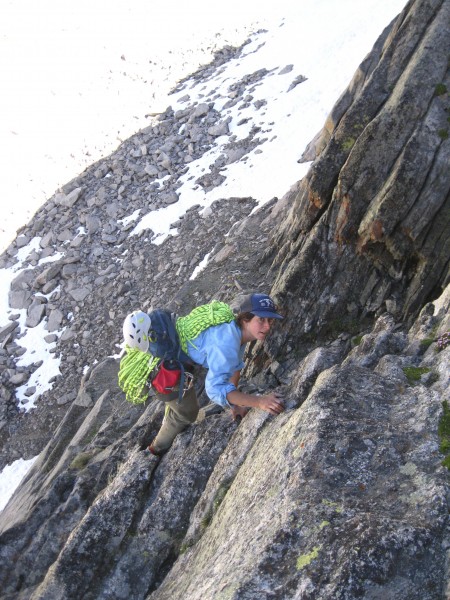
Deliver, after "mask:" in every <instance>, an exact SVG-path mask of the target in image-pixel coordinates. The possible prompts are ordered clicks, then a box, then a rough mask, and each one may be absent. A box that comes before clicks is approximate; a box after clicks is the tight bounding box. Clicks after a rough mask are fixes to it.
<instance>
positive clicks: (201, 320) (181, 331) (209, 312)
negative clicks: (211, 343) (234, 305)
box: [175, 300, 234, 353]
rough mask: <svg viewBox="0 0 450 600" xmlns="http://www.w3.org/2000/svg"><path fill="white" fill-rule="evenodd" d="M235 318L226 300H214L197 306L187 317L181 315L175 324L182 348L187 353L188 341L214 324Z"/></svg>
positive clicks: (229, 321)
mask: <svg viewBox="0 0 450 600" xmlns="http://www.w3.org/2000/svg"><path fill="white" fill-rule="evenodd" d="M233 320H234V314H233V311H232V310H231V308H230V307H229V305H228V304H225V302H219V301H218V300H213V301H212V302H210V303H209V304H203V305H202V306H197V308H194V310H192V311H191V312H190V313H189V314H188V315H186V316H185V317H179V318H178V319H177V322H176V324H175V327H176V330H177V332H178V337H179V338H180V345H181V349H182V350H183V352H186V353H187V344H188V342H189V341H190V340H193V339H195V338H196V337H197V336H198V335H200V333H202V331H205V329H208V327H213V326H214V325H222V323H231V321H233Z"/></svg>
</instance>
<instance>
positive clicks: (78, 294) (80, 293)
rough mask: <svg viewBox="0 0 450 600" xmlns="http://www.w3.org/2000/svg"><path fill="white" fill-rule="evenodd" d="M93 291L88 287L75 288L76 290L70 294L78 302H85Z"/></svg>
mask: <svg viewBox="0 0 450 600" xmlns="http://www.w3.org/2000/svg"><path fill="white" fill-rule="evenodd" d="M91 291H92V290H91V289H90V288H87V287H80V288H75V289H74V290H70V292H69V294H70V295H71V296H72V298H73V299H74V300H76V301H77V302H83V300H85V299H86V298H87V296H89V294H90V293H91Z"/></svg>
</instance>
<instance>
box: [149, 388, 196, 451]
mask: <svg viewBox="0 0 450 600" xmlns="http://www.w3.org/2000/svg"><path fill="white" fill-rule="evenodd" d="M156 396H157V398H158V400H162V401H163V402H164V403H165V405H166V411H165V413H164V419H163V422H162V425H161V429H160V430H159V431H158V434H157V436H156V437H155V439H154V440H153V442H152V446H153V448H154V449H155V451H156V452H164V451H165V450H168V449H169V448H170V446H171V445H172V442H173V440H174V439H175V438H176V436H177V435H178V434H179V433H180V432H181V431H183V430H184V429H186V427H187V426H188V425H190V424H191V423H193V422H194V421H195V420H196V418H197V415H198V411H199V408H200V406H199V403H198V400H197V394H196V393H195V389H194V387H191V388H190V389H189V390H187V391H186V392H185V393H184V394H183V398H182V399H181V402H178V390H177V391H175V390H174V391H173V392H171V393H170V394H156Z"/></svg>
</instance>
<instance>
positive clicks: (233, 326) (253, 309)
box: [124, 293, 284, 456]
mask: <svg viewBox="0 0 450 600" xmlns="http://www.w3.org/2000/svg"><path fill="white" fill-rule="evenodd" d="M214 304H216V305H217V306H219V305H220V307H219V308H221V309H222V310H223V307H226V309H225V312H226V311H227V310H228V313H229V314H228V313H226V314H225V316H224V317H223V319H222V320H224V321H225V322H221V323H220V324H218V325H212V326H208V325H207V328H206V329H205V328H204V329H203V330H201V332H200V333H199V334H198V335H196V336H195V337H192V332H191V335H189V333H187V331H186V330H189V326H192V324H193V322H192V317H191V315H196V314H197V313H196V311H201V309H202V308H205V310H208V311H209V307H211V305H205V307H199V308H198V309H195V310H194V311H192V313H191V315H188V316H187V317H181V318H180V319H178V321H177V332H178V335H179V338H180V340H181V342H182V343H181V346H182V348H183V351H184V352H183V355H184V356H187V357H188V358H189V360H190V361H191V363H194V364H198V365H201V366H203V367H205V368H206V369H207V373H206V379H205V389H206V393H207V395H208V397H209V398H210V400H212V402H214V403H216V404H218V405H220V406H221V407H223V408H227V407H228V408H230V409H231V411H232V414H233V417H234V418H237V417H243V416H245V414H246V413H247V411H248V410H249V409H250V408H252V407H255V408H260V409H262V410H264V411H266V412H268V413H270V414H272V415H278V414H279V413H281V412H282V411H283V410H284V406H283V399H282V397H281V395H279V394H278V393H276V392H272V393H269V394H266V395H263V396H256V395H252V394H246V393H243V392H240V391H239V390H238V389H237V387H238V383H239V378H240V372H241V369H242V368H243V366H244V362H243V355H244V352H245V349H246V346H247V343H248V342H252V341H255V340H259V341H264V340H265V339H266V336H267V335H268V333H269V331H270V329H271V326H272V324H273V321H274V319H282V318H283V317H282V316H281V315H280V314H278V313H277V311H276V308H275V304H274V302H273V300H272V298H270V296H267V295H266V294H259V293H254V294H248V295H246V296H243V297H242V298H241V299H240V301H238V302H237V303H236V304H235V306H234V307H233V308H234V313H237V314H234V313H233V312H232V311H231V309H230V308H229V307H228V305H226V304H224V303H212V305H214ZM206 307H208V308H206ZM135 314H136V313H133V314H132V315H128V317H127V318H126V319H125V323H124V337H125V341H126V342H127V344H129V345H132V344H133V343H136V338H137V337H139V341H141V339H142V338H143V339H144V340H145V339H146V337H147V335H148V334H149V330H150V328H151V325H150V319H149V318H146V317H148V316H147V315H145V314H144V313H140V315H141V316H142V318H141V319H140V324H139V325H137V324H136V318H135V317H133V315H135ZM200 314H201V313H200ZM197 317H198V314H197ZM133 318H134V321H133ZM190 318H191V321H189V319H190ZM194 320H195V319H194ZM197 320H198V319H197ZM216 320H217V319H216ZM136 329H139V331H140V333H139V336H137V335H136ZM191 329H192V327H191ZM200 329H201V327H200ZM197 330H198V327H197ZM192 331H194V332H195V331H196V329H195V327H194V328H193V329H192ZM144 347H145V346H144ZM156 395H157V398H158V399H159V400H162V401H164V402H165V404H166V410H165V414H164V419H163V423H162V425H161V428H160V430H159V432H158V434H157V435H156V437H155V439H154V440H153V442H152V443H151V444H150V446H149V447H148V450H149V451H150V452H151V453H152V454H154V455H156V456H159V455H162V454H163V453H164V452H165V451H167V450H168V449H169V448H170V446H171V445H172V442H173V440H174V439H175V437H176V436H177V434H178V433H180V432H181V431H183V430H184V429H185V428H186V427H187V426H188V425H189V424H191V423H193V422H194V421H195V420H196V418H197V415H198V412H199V408H200V407H199V403H198V400H197V396H196V393H195V389H194V387H193V386H191V387H189V388H188V389H186V390H185V391H184V393H183V396H182V398H181V401H180V398H179V396H180V394H179V390H178V387H176V386H175V387H174V388H173V391H171V392H170V393H169V394H167V393H165V394H161V393H157V394H156Z"/></svg>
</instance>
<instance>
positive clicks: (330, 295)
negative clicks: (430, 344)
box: [267, 0, 450, 339]
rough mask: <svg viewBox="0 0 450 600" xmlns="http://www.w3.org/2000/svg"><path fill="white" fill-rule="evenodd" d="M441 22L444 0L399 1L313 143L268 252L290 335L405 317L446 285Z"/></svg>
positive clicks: (449, 13) (447, 181) (449, 186)
mask: <svg viewBox="0 0 450 600" xmlns="http://www.w3.org/2000/svg"><path fill="white" fill-rule="evenodd" d="M449 19H450V5H449V3H448V2H445V1H442V0H436V1H434V0H433V1H425V2H409V3H408V5H407V6H406V8H405V9H404V11H403V13H402V14H401V15H400V17H399V18H398V19H397V20H396V21H395V22H394V24H393V26H391V27H389V28H387V29H386V30H385V32H384V33H383V35H382V36H381V37H380V39H379V40H378V42H377V43H376V45H375V47H374V49H373V51H372V52H371V53H370V54H369V56H368V57H367V58H366V59H365V61H364V62H363V63H362V65H361V66H360V68H359V69H358V71H357V73H356V74H355V76H354V79H353V81H352V82H351V84H350V86H349V88H348V89H347V90H346V91H345V92H344V94H343V95H342V97H341V98H340V100H339V101H338V102H337V104H336V106H335V107H334V109H333V111H332V112H331V114H330V116H329V118H328V120H327V122H326V124H325V127H324V129H323V131H322V133H321V135H320V136H319V137H318V139H316V140H315V144H314V147H315V148H316V151H317V152H318V153H319V155H318V157H317V158H316V160H315V162H314V164H313V165H312V167H311V169H310V171H309V173H308V175H307V176H306V177H305V178H304V180H303V181H302V184H301V186H300V189H299V190H298V193H297V195H296V197H295V199H294V201H293V205H292V208H291V211H290V217H289V219H286V220H285V226H284V227H282V228H281V229H280V230H279V231H277V232H276V235H275V237H274V241H273V243H272V245H271V246H270V248H269V250H268V255H269V257H272V258H273V257H274V258H273V260H272V263H270V261H267V264H271V265H272V266H271V268H272V270H273V272H274V273H275V274H276V282H275V286H274V290H275V291H276V292H277V294H278V296H279V298H280V300H281V299H283V303H284V304H285V306H286V310H289V315H290V317H291V318H290V320H289V323H287V324H286V327H287V330H289V331H288V333H289V334H290V335H292V337H293V338H294V339H298V334H299V332H298V324H301V329H302V334H304V336H303V337H305V334H306V336H307V335H308V334H309V333H312V332H314V335H316V334H317V332H318V331H319V332H324V333H326V332H327V330H328V331H329V329H330V324H333V323H335V324H336V325H338V326H339V327H342V328H344V329H347V330H350V331H351V326H352V323H354V322H355V321H359V320H360V319H361V318H364V317H368V318H373V317H374V316H376V315H378V314H380V313H381V312H382V311H385V310H388V311H389V312H391V313H392V314H394V315H395V316H396V317H398V318H401V319H405V318H406V319H407V318H410V319H411V318H413V316H415V315H417V313H418V311H419V310H420V307H421V306H423V304H424V303H425V302H426V301H428V300H432V299H433V298H435V297H437V296H438V295H439V294H440V293H441V291H442V289H443V287H445V285H447V283H448V282H449V273H450V272H449V252H448V241H449V237H448V231H449V227H450V221H449V215H450V212H449V207H450V197H449V191H450V177H449V171H448V165H449V162H450V142H449V139H448V138H449V135H448V134H449V130H450V128H449V123H448V110H449V106H450V105H449V94H448V90H449V89H450V75H449V70H448V56H449V50H450V40H449V36H448V23H449ZM310 151H311V150H310ZM338 322H339V324H338ZM349 328H350V329H349Z"/></svg>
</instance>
